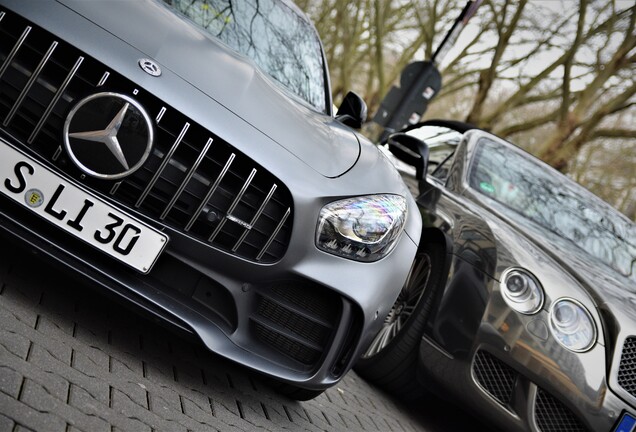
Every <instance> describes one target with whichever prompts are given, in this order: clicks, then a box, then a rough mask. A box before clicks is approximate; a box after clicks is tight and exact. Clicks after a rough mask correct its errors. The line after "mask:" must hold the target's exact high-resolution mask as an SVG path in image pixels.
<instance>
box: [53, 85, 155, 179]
mask: <svg viewBox="0 0 636 432" xmlns="http://www.w3.org/2000/svg"><path fill="white" fill-rule="evenodd" d="M152 140H153V128H152V122H151V120H150V117H149V116H148V113H146V111H145V110H144V108H143V107H142V106H141V105H140V104H139V103H138V102H137V101H135V100H134V99H132V98H130V97H128V96H126V95H122V94H119V93H108V92H104V93H97V94H94V95H91V96H88V97H86V98H84V99H82V100H81V101H79V103H78V104H77V105H75V107H73V109H72V110H71V112H70V113H69V114H68V116H67V117H66V122H65V123H64V145H65V147H66V151H67V152H68V154H69V156H70V157H71V160H72V161H73V162H74V163H75V164H76V165H77V166H78V167H79V168H80V169H81V170H82V171H84V172H85V173H86V174H88V175H91V176H93V177H98V178H103V179H119V178H122V177H125V176H127V175H129V174H131V173H133V172H135V171H136V170H137V169H139V168H140V167H141V166H142V165H143V163H144V162H145V161H146V159H147V158H148V155H149V154H150V149H151V148H152Z"/></svg>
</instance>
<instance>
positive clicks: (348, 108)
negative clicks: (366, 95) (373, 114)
mask: <svg viewBox="0 0 636 432" xmlns="http://www.w3.org/2000/svg"><path fill="white" fill-rule="evenodd" d="M336 120H338V121H339V122H340V123H342V124H345V125H347V126H349V127H352V128H354V129H360V128H361V127H362V124H363V123H364V122H365V121H367V104H366V103H365V102H364V100H363V99H362V98H361V97H360V96H358V95H357V94H356V93H354V92H352V91H350V92H349V93H347V95H346V96H345V97H344V99H343V100H342V104H340V108H338V112H337V113H336Z"/></svg>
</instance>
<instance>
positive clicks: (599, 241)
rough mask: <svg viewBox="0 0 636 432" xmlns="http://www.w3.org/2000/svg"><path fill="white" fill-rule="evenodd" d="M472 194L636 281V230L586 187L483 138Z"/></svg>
mask: <svg viewBox="0 0 636 432" xmlns="http://www.w3.org/2000/svg"><path fill="white" fill-rule="evenodd" d="M469 176H470V177H469V183H470V186H471V188H472V189H474V190H475V191H477V192H479V193H480V194H483V195H486V196H488V197H490V198H493V199H495V200H496V201H498V202H500V203H501V204H503V205H504V206H505V208H506V209H508V210H511V211H514V213H516V214H517V215H522V216H523V217H525V218H527V219H530V220H532V221H534V222H536V223H537V224H539V225H540V226H541V227H543V228H544V229H547V230H549V231H550V232H552V233H554V234H557V235H558V236H560V237H562V238H565V239H566V240H569V241H570V242H571V244H573V245H574V246H576V247H578V248H579V249H581V250H582V251H584V252H586V253H587V254H589V255H591V256H593V257H594V258H596V259H599V260H600V261H602V262H604V263H605V264H606V265H608V266H610V267H612V268H614V269H615V270H617V271H619V272H620V273H621V274H623V275H624V276H627V277H630V278H632V279H634V280H636V262H635V260H636V227H635V226H634V224H633V223H631V222H630V221H629V220H627V219H626V218H624V217H622V216H621V215H620V214H618V212H616V211H615V210H613V209H612V208H610V207H609V205H606V204H604V203H602V202H599V201H598V200H597V199H596V198H595V197H594V196H592V194H591V193H589V192H587V191H585V190H584V189H583V188H582V187H580V186H578V185H576V184H575V183H574V182H572V181H570V180H568V179H567V178H566V177H564V176H562V175H560V174H559V173H558V172H556V171H554V170H551V169H549V168H548V167H546V166H545V165H542V164H540V163H538V162H537V161H535V160H534V159H533V158H531V157H530V156H529V155H524V154H523V153H521V152H518V151H515V150H514V149H513V148H510V147H507V146H505V145H503V144H501V143H497V142H494V141H491V140H489V139H485V138H482V139H481V140H480V141H479V142H478V143H477V151H476V154H475V157H474V159H473V161H472V166H471V169H470V174H469Z"/></svg>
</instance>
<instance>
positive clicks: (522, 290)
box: [357, 121, 636, 432]
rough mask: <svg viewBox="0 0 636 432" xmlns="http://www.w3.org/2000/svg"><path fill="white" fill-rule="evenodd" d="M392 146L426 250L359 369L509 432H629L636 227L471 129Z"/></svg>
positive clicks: (437, 125) (634, 411) (635, 371)
mask: <svg viewBox="0 0 636 432" xmlns="http://www.w3.org/2000/svg"><path fill="white" fill-rule="evenodd" d="M415 137H417V138H419V139H422V140H424V142H425V143H427V144H428V146H425V145H424V144H422V143H421V142H419V141H418V140H416V139H415ZM389 148H390V149H391V150H392V151H393V152H394V153H395V155H396V156H397V157H398V159H399V160H397V161H396V164H398V166H399V167H400V169H401V170H402V172H403V174H404V176H405V180H407V181H408V182H409V185H410V188H411V189H412V191H413V193H414V194H415V195H416V196H417V202H418V205H419V206H420V211H421V214H422V219H423V222H424V229H423V234H422V236H423V238H426V239H427V241H426V242H423V245H422V247H421V248H420V251H418V255H417V259H416V261H415V265H414V267H413V272H412V274H411V276H410V277H409V280H408V282H407V284H406V285H405V287H404V289H403V290H402V292H401V293H400V296H399V298H398V300H397V301H396V303H395V305H394V307H393V308H392V310H391V312H390V313H389V315H388V317H387V318H386V320H385V325H384V326H383V328H382V330H381V331H380V332H379V334H378V335H377V336H376V338H375V340H374V341H373V342H372V344H371V346H370V347H369V349H368V350H367V352H366V353H365V355H364V357H363V358H362V360H361V361H360V362H359V364H358V365H357V370H358V372H359V373H360V374H362V375H363V376H365V377H367V378H369V379H371V380H373V381H374V382H377V383H379V384H381V385H382V386H384V387H385V388H386V389H388V390H390V391H392V392H394V393H396V394H399V395H401V396H403V397H406V398H415V397H416V396H419V395H421V394H422V392H423V389H437V390H439V391H440V392H441V393H444V394H446V395H450V396H452V397H453V398H456V399H457V400H459V401H461V402H463V403H466V404H468V405H469V406H472V407H473V408H474V409H475V410H476V411H477V412H479V413H480V414H481V415H483V416H485V417H488V418H490V419H492V420H493V421H494V422H495V424H497V425H499V426H500V427H501V428H502V430H506V431H508V430H519V431H542V432H553V431H555V432H556V431H564V432H569V431H594V432H609V431H621V432H623V431H625V432H631V431H633V430H634V428H635V427H636V226H634V223H633V222H631V221H630V220H628V219H627V218H625V217H624V216H623V215H621V214H620V213H618V212H617V211H616V210H614V209H612V208H611V207H610V206H609V205H608V204H607V203H605V202H603V201H601V200H600V199H598V198H597V197H595V196H594V195H593V194H591V193H589V192H588V191H587V190H585V189H584V188H582V187H581V186H579V185H577V184H576V183H574V182H573V181H571V180H570V179H568V178H567V177H565V176H564V175H562V174H560V173H559V172H557V171H555V170H554V169H552V168H550V167H549V166H548V165H546V164H544V163H542V162H540V161H539V160H537V159H535V158H533V157H532V156H531V155H529V154H528V153H526V152H524V151H522V150H521V149H519V148H518V147H516V146H515V145H513V144H511V143H509V142H507V141H504V140H502V139H500V138H498V137H496V136H494V135H491V134H489V133H486V132H483V131H480V130H476V129H472V130H471V127H470V126H469V125H466V124H463V123H457V122H445V121H429V122H425V123H423V124H419V125H415V126H413V127H411V128H410V130H409V131H407V132H406V135H397V136H394V137H393V138H391V139H390V141H389ZM427 152H428V154H427ZM418 153H419V154H420V155H422V156H423V157H420V158H418V157H416V156H417V155H418ZM401 160H404V161H408V162H409V163H410V164H411V165H414V166H417V167H418V168H419V169H418V171H419V172H420V173H423V175H422V174H420V175H419V176H418V174H417V172H416V170H415V169H414V168H413V167H412V166H410V165H405V164H400V162H401ZM426 162H428V166H429V170H428V176H427V175H426V174H425V173H426V168H425V165H426Z"/></svg>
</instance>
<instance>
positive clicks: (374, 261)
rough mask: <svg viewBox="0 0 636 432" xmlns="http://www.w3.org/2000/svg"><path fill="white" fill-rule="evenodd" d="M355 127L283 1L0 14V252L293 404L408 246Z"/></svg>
mask: <svg viewBox="0 0 636 432" xmlns="http://www.w3.org/2000/svg"><path fill="white" fill-rule="evenodd" d="M365 116H366V107H365V106H364V103H363V102H362V101H361V100H360V98H358V97H357V96H356V95H354V94H350V95H349V96H348V97H346V98H345V102H344V103H343V106H342V107H341V108H340V110H339V111H338V113H335V114H334V113H333V112H332V99H331V90H330V85H329V78H328V71H327V66H326V63H325V59H324V55H323V50H322V46H321V43H320V40H319V39H318V36H317V33H316V31H315V29H314V28H313V27H312V25H311V24H310V23H309V21H308V20H307V18H306V17H305V16H304V15H303V14H302V13H301V12H300V11H299V10H298V9H297V8H296V7H295V6H294V5H293V4H292V3H291V2H288V1H285V0H242V1H230V0H189V1H182V0H135V1H116V0H102V1H85V0H55V1H54V0H51V1H46V2H43V1H36V0H0V232H1V233H2V242H3V247H9V245H13V244H21V245H26V246H27V247H28V248H32V249H34V250H37V251H40V253H41V255H44V256H47V257H49V258H51V259H53V260H55V261H56V262H57V263H59V265H60V266H63V267H65V268H67V269H68V270H69V272H74V273H76V274H80V275H81V276H83V277H85V278H87V279H89V280H90V281H91V282H92V284H93V285H94V286H95V288H96V289H97V290H99V291H101V292H102V293H110V294H112V295H114V296H115V297H117V298H121V299H122V300H124V301H125V302H127V303H131V304H134V305H136V306H137V307H138V308H139V309H140V310H143V311H145V312H147V313H149V314H150V315H152V316H154V317H159V318H160V319H161V320H163V321H165V322H167V323H169V324H171V325H172V327H173V328H176V329H180V330H182V331H183V332H185V333H189V334H191V335H194V336H196V337H198V338H200V340H201V341H202V342H203V343H204V344H205V345H206V346H207V347H208V348H209V349H210V350H212V351H214V352H216V353H218V354H219V355H221V356H224V357H226V358H228V359H231V360H233V361H236V362H238V363H240V364H242V365H245V366H247V367H249V368H252V369H254V370H256V371H258V372H260V373H263V374H265V375H266V376H269V377H273V378H275V379H276V380H277V382H280V383H283V385H282V386H281V387H280V388H281V390H282V391H284V392H286V393H287V394H289V395H290V396H292V397H296V398H299V399H306V398H310V397H312V396H315V395H316V394H318V393H320V392H321V391H323V390H324V389H326V388H327V387H329V386H331V385H333V384H335V383H336V382H338V380H339V379H340V378H342V376H343V374H345V373H346V372H347V370H349V368H350V367H351V365H352V363H353V361H354V360H355V359H356V358H357V357H358V356H359V355H360V354H361V353H362V351H363V350H364V349H365V348H366V347H367V346H368V344H369V342H370V341H371V338H372V337H373V335H374V334H375V333H377V331H378V329H379V327H380V326H381V324H382V318H383V317H384V316H385V315H386V314H387V313H388V312H389V309H390V306H391V305H392V304H393V302H394V300H395V298H396V297H397V295H398V293H399V291H400V289H401V287H402V285H403V284H404V281H405V280H406V277H407V274H408V272H409V268H410V266H411V262H412V261H413V257H414V256H415V254H416V251H417V247H418V244H419V242H420V233H421V219H420V217H419V213H418V211H417V206H416V205H415V202H414V200H413V198H412V197H411V195H410V194H409V193H408V191H407V189H406V187H405V185H404V183H403V181H402V179H401V178H400V176H399V174H398V173H397V171H396V170H395V168H394V167H393V166H392V164H391V163H390V161H389V160H388V159H387V158H386V156H385V155H383V154H382V153H381V152H379V151H378V149H377V148H376V146H374V145H373V144H371V143H370V142H369V141H368V140H366V139H364V138H363V137H362V136H361V135H359V134H357V133H356V132H355V131H354V130H353V129H352V128H351V127H349V126H353V127H356V126H357V127H359V125H360V124H361V123H362V122H363V121H364V118H365ZM347 125H349V126H347ZM96 301H98V300H97V299H96Z"/></svg>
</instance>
